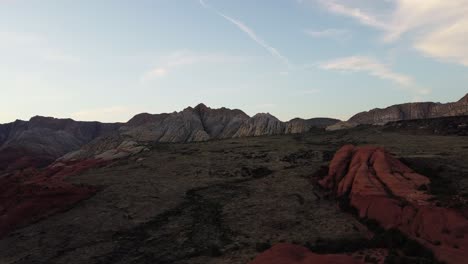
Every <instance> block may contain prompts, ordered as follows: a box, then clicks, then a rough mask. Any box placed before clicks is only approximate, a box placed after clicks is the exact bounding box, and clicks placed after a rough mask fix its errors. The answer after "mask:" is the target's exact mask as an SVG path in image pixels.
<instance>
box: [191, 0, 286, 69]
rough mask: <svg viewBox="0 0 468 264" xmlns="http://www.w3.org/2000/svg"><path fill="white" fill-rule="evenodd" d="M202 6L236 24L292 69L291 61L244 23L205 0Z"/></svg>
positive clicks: (201, 2) (201, 1)
mask: <svg viewBox="0 0 468 264" xmlns="http://www.w3.org/2000/svg"><path fill="white" fill-rule="evenodd" d="M200 4H201V5H202V6H203V7H205V8H209V9H212V10H213V11H214V12H215V13H216V14H218V15H219V16H221V17H223V18H224V19H226V20H227V21H229V22H230V23H232V24H234V25H235V26H237V27H238V28H239V29H240V30H241V31H243V32H244V33H245V34H247V36H249V37H250V38H251V39H252V40H253V41H254V42H256V43H257V44H258V45H260V46H261V47H263V48H264V49H266V50H267V51H268V52H269V53H270V54H271V55H272V56H274V57H276V58H278V59H279V60H281V61H282V62H283V63H284V64H286V65H287V66H288V67H291V63H290V62H289V60H288V59H287V58H286V57H285V56H283V55H282V54H281V53H280V52H279V51H278V50H277V49H276V48H274V47H272V46H271V45H270V44H268V43H267V42H266V41H264V40H263V39H262V38H260V37H259V36H258V35H257V34H256V33H255V31H254V30H253V29H252V28H250V27H248V26H247V25H246V24H245V23H243V22H242V21H240V20H237V19H234V18H232V17H230V16H227V15H225V14H224V13H222V12H220V11H219V10H217V9H215V8H214V7H212V6H210V5H208V4H207V3H206V2H205V1H204V0H200Z"/></svg>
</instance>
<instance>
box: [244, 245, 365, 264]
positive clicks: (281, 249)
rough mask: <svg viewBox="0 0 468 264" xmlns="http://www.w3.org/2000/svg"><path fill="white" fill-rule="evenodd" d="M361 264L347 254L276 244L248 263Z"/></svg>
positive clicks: (361, 263)
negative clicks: (323, 252)
mask: <svg viewBox="0 0 468 264" xmlns="http://www.w3.org/2000/svg"><path fill="white" fill-rule="evenodd" d="M318 263H320V264H363V263H364V262H362V261H361V260H358V259H356V258H354V257H353V256H348V255H319V254H315V253H312V252H311V251H309V250H308V249H307V248H305V247H301V246H297V245H291V244H278V245H275V246H274V247H272V248H271V249H269V250H267V251H265V252H264V253H262V254H260V255H259V256H258V257H256V258H255V260H253V261H252V262H250V264H318Z"/></svg>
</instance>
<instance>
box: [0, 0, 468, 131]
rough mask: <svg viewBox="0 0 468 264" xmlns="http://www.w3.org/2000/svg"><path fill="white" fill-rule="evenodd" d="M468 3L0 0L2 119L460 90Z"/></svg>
mask: <svg viewBox="0 0 468 264" xmlns="http://www.w3.org/2000/svg"><path fill="white" fill-rule="evenodd" d="M467 13H468V0H451V1H445V0H381V1H377V0H346V1H345V0H329V1H327V0H275V1H272V0H236V1H233V0H204V1H200V0H138V1H135V0H126V1H124V0H80V1H76V0H0V88H1V89H2V95H3V96H2V97H1V98H0V123H6V122H11V121H13V120H15V119H29V118H30V117H31V116H34V115H45V116H55V117H72V118H74V119H78V120H99V121H126V120H128V119H129V118H131V117H132V116H133V115H135V114H137V113H140V112H150V113H160V112H172V111H175V110H177V111H178V110H182V109H183V108H185V107H186V106H189V105H190V106H194V105H196V104H198V103H200V102H203V103H205V104H207V105H208V106H211V107H221V106H225V107H230V108H240V109H242V110H244V111H246V112H247V113H248V114H250V115H253V114H255V113H257V112H270V113H272V114H273V115H275V116H277V117H278V118H280V119H282V120H288V119H291V118H294V117H303V118H311V117H318V116H327V117H336V118H340V119H347V118H349V117H350V116H351V115H353V114H355V113H357V112H360V111H363V110H369V109H371V108H374V107H385V106H388V105H392V104H396V103H404V102H411V101H436V102H450V101H456V100H458V99H459V98H461V97H462V96H463V95H465V94H466V93H467V92H468V88H467V83H468V38H466V37H464V36H467V35H468V18H467V17H466V14H467Z"/></svg>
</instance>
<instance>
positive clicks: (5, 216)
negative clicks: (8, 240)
mask: <svg viewBox="0 0 468 264" xmlns="http://www.w3.org/2000/svg"><path fill="white" fill-rule="evenodd" d="M102 164H103V161H100V160H86V161H75V162H72V163H68V164H54V165H51V166H49V167H47V168H46V169H44V170H37V169H35V168H30V169H25V170H22V171H17V172H15V173H13V174H10V175H8V176H4V177H2V178H0V237H1V236H3V235H5V234H7V233H9V232H11V231H12V230H14V229H15V228H18V227H22V226H26V225H27V224H30V223H32V222H34V221H37V220H39V219H42V218H44V217H47V216H49V215H52V214H54V213H57V212H60V211H63V210H65V209H67V208H69V207H70V206H72V205H73V204H75V203H77V202H79V201H81V200H83V199H87V198H89V197H90V196H91V195H93V194H94V193H95V191H96V190H95V189H94V188H90V187H78V186H74V185H71V184H69V183H66V182H64V181H63V178H64V177H66V176H68V175H72V174H76V173H80V172H83V171H84V170H87V169H89V168H92V167H98V166H101V165H102Z"/></svg>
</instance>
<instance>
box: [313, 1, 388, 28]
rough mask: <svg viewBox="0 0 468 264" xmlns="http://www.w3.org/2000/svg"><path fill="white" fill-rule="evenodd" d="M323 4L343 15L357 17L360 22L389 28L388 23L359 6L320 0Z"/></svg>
mask: <svg viewBox="0 0 468 264" xmlns="http://www.w3.org/2000/svg"><path fill="white" fill-rule="evenodd" d="M318 1H319V3H320V4H321V5H323V6H324V7H325V8H326V9H328V10H329V11H330V12H332V13H335V14H338V15H343V16H347V17H352V18H354V19H357V20H358V21H359V22H360V23H362V24H364V25H368V26H371V27H374V28H379V29H387V24H385V23H382V22H381V21H379V19H377V18H376V17H374V16H373V15H371V14H368V13H366V12H364V11H362V10H361V9H359V8H354V7H348V6H345V5H343V4H340V3H338V2H335V1H333V0H318Z"/></svg>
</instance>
